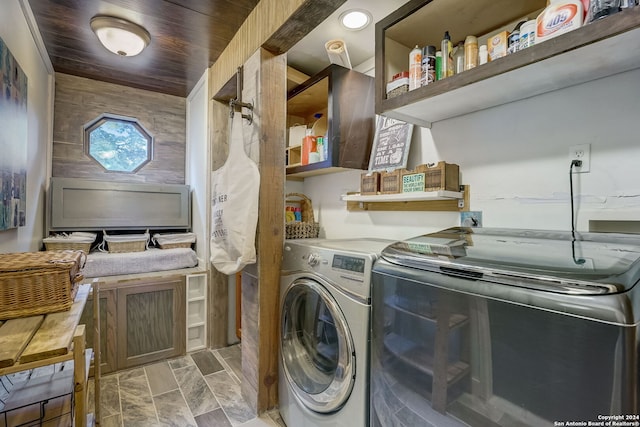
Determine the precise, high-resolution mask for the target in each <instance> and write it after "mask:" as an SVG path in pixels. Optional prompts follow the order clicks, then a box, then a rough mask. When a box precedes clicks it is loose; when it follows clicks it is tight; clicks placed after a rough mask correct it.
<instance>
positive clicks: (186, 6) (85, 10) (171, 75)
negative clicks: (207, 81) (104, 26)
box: [29, 0, 259, 97]
mask: <svg viewBox="0 0 640 427" xmlns="http://www.w3.org/2000/svg"><path fill="white" fill-rule="evenodd" d="M258 1H259V0H29V5H30V6H31V9H32V11H33V14H34V17H35V20H36V23H37V25H38V28H39V30H40V33H41V35H42V39H43V41H44V45H45V47H46V49H47V52H48V54H49V57H50V58H51V62H52V64H53V68H54V70H55V71H56V72H60V73H65V74H71V75H75V76H80V77H87V78H90V79H94V80H101V81H106V82H110V83H116V84H120V85H124V86H129V87H135V88H139V89H145V90H150V91H155V92H162V93H167V94H171V95H177V96H181V97H186V96H187V95H188V94H189V92H190V91H191V89H193V87H194V85H195V84H196V83H197V82H198V80H199V79H200V77H201V76H202V74H203V73H204V71H205V69H207V68H208V67H210V66H211V65H212V64H213V63H214V62H215V61H216V59H217V58H218V57H219V56H220V54H221V53H222V51H223V50H224V49H225V47H226V46H227V44H228V43H229V41H230V40H231V39H232V38H233V36H234V34H235V33H236V31H237V30H238V28H239V27H240V26H241V25H242V23H243V22H244V21H245V19H246V17H247V16H248V15H249V13H250V12H251V11H252V10H253V8H254V7H255V5H256V4H257V3H258ZM95 15H110V16H116V17H119V18H124V19H127V20H129V21H132V22H134V23H136V24H138V25H141V26H142V27H144V28H146V30H147V31H148V32H149V33H150V34H151V43H150V44H149V46H148V47H147V48H146V49H145V50H144V51H143V52H142V53H141V54H139V55H137V56H133V57H119V56H117V55H115V54H113V53H111V52H109V51H108V50H107V49H105V48H104V47H103V46H102V45H101V44H100V42H99V41H98V38H97V37H96V36H95V34H94V33H93V32H92V31H91V27H90V26H89V21H90V20H91V18H92V17H94V16H95Z"/></svg>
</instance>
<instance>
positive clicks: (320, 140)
mask: <svg viewBox="0 0 640 427" xmlns="http://www.w3.org/2000/svg"><path fill="white" fill-rule="evenodd" d="M316 151H317V152H318V161H319V162H323V161H325V160H326V157H324V137H322V136H318V137H316Z"/></svg>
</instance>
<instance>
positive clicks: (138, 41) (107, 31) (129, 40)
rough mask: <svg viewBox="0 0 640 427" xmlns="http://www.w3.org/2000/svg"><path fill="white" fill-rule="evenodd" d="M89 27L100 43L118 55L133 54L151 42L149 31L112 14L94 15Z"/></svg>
mask: <svg viewBox="0 0 640 427" xmlns="http://www.w3.org/2000/svg"><path fill="white" fill-rule="evenodd" d="M91 29H92V30H93V32H94V33H96V36H98V39H100V43H102V45H103V46H104V47H105V48H107V49H109V50H110V51H111V52H113V53H115V54H116V55H120V56H135V55H138V54H139V53H140V52H142V51H143V50H144V48H145V47H147V46H148V45H149V43H150V42H151V36H150V35H149V32H148V31H147V30H145V29H144V28H142V27H141V26H139V25H137V24H134V23H133V22H130V21H127V20H125V19H122V18H116V17H113V16H94V17H93V18H91Z"/></svg>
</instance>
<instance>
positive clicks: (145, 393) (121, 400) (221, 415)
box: [89, 344, 284, 427]
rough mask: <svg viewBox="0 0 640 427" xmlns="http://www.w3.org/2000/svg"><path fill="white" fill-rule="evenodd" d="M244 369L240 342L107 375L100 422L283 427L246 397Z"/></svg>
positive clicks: (140, 426) (123, 426)
mask: <svg viewBox="0 0 640 427" xmlns="http://www.w3.org/2000/svg"><path fill="white" fill-rule="evenodd" d="M240 367H241V359H240V345H239V344H236V345H233V346H230V347H226V348H222V349H218V350H202V351H198V352H194V353H191V354H188V355H187V356H184V357H180V358H177V359H171V360H167V361H163V362H158V363H155V364H150V365H147V366H144V367H140V368H135V369H131V370H127V371H120V372H117V373H114V374H108V375H104V376H102V378H101V396H100V401H101V404H100V408H101V411H102V414H101V416H102V424H101V425H102V426H103V427H113V426H117V427H128V426H135V427H145V426H163V427H164V426H176V427H187V426H193V427H205V426H206V427H232V426H233V427H236V426H242V427H284V423H283V422H282V420H281V419H280V416H279V414H278V412H277V411H271V412H269V413H268V414H266V415H263V416H261V417H257V416H256V414H255V413H254V412H253V411H252V410H251V408H250V407H249V406H248V405H247V403H246V402H245V401H244V400H243V399H242V396H241V393H240V378H241V375H240V369H241V368H240ZM90 401H93V396H90ZM89 409H90V410H91V411H93V408H92V407H90V408H89Z"/></svg>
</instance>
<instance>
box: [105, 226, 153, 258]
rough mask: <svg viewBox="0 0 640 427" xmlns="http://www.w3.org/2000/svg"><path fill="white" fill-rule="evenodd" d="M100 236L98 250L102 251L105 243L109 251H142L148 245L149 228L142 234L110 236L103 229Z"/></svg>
mask: <svg viewBox="0 0 640 427" xmlns="http://www.w3.org/2000/svg"><path fill="white" fill-rule="evenodd" d="M102 238H103V242H102V243H101V244H100V250H101V251H104V243H106V245H107V248H108V250H109V252H110V253H123V252H143V251H145V250H146V249H147V246H149V230H147V231H146V232H145V233H144V234H120V235H114V234H112V235H110V236H109V235H107V232H106V231H103V236H102Z"/></svg>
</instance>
